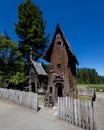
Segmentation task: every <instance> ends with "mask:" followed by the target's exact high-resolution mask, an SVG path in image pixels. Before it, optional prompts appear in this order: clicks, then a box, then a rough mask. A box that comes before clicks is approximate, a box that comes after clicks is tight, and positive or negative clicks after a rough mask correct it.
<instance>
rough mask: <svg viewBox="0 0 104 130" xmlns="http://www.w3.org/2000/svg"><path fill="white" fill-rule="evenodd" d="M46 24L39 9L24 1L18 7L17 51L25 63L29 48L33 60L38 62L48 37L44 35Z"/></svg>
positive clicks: (26, 0) (27, 0)
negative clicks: (31, 51) (31, 50)
mask: <svg viewBox="0 0 104 130" xmlns="http://www.w3.org/2000/svg"><path fill="white" fill-rule="evenodd" d="M45 27H46V23H45V21H44V20H43V17H42V11H41V10H40V9H39V7H38V6H37V5H36V4H35V3H33V2H31V0H25V1H24V3H20V4H19V6H18V23H15V31H16V33H17V35H18V37H19V49H20V51H21V53H22V54H23V57H24V59H25V61H26V62H27V61H28V60H29V51H30V46H31V47H32V49H33V54H34V57H33V58H34V59H35V60H38V58H40V57H41V55H42V54H43V51H44V49H45V48H46V46H47V40H48V35H45Z"/></svg>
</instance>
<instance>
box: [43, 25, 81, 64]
mask: <svg viewBox="0 0 104 130" xmlns="http://www.w3.org/2000/svg"><path fill="white" fill-rule="evenodd" d="M58 33H59V34H60V35H61V37H62V38H63V40H64V43H65V46H66V50H67V53H68V56H69V55H70V53H71V54H72V56H73V58H74V60H75V63H76V64H77V65H78V64H79V63H78V61H77V58H76V56H75V54H74V53H73V51H72V49H71V46H70V44H69V42H68V41H67V39H66V37H65V35H64V33H63V31H62V29H61V28H60V26H59V24H57V26H56V29H55V33H54V35H53V39H52V41H51V43H50V45H49V47H48V49H47V50H46V52H45V54H44V55H43V58H44V59H45V60H46V61H48V62H50V60H51V54H52V50H53V46H54V41H55V37H56V35H57V34H58Z"/></svg>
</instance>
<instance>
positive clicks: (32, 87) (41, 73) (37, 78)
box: [28, 49, 47, 93]
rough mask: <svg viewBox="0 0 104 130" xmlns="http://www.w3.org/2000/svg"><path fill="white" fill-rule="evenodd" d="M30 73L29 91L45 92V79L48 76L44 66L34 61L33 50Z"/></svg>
mask: <svg viewBox="0 0 104 130" xmlns="http://www.w3.org/2000/svg"><path fill="white" fill-rule="evenodd" d="M28 73H29V91H30V92H34V93H39V92H40V91H41V93H42V91H43V92H44V88H43V87H44V86H43V78H44V77H45V76H47V73H46V72H45V70H44V68H43V67H42V64H41V63H40V62H36V61H34V60H33V59H32V49H31V51H30V63H29V67H28Z"/></svg>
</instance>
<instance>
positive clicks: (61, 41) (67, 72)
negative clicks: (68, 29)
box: [43, 25, 78, 106]
mask: <svg viewBox="0 0 104 130" xmlns="http://www.w3.org/2000/svg"><path fill="white" fill-rule="evenodd" d="M43 58H44V59H45V60H46V61H48V62H50V72H49V81H48V87H47V92H46V98H45V104H46V105H47V106H49V105H50V104H51V105H53V104H54V103H56V102H57V99H58V96H59V97H63V96H71V97H74V98H75V97H76V96H77V87H76V64H77V65H78V61H77V58H76V56H75V54H74V53H73V51H72V49H71V46H70V44H69V43H68V41H67V39H66V38H65V35H64V33H63V31H62V29H61V27H60V26H59V25H57V26H56V29H55V33H54V36H53V39H52V41H51V43H50V45H49V47H48V49H47V50H46V52H45V54H44V55H43Z"/></svg>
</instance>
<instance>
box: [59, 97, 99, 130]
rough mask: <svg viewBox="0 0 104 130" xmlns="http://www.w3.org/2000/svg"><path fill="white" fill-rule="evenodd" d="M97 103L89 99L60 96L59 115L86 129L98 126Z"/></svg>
mask: <svg viewBox="0 0 104 130" xmlns="http://www.w3.org/2000/svg"><path fill="white" fill-rule="evenodd" d="M95 106H96V104H95V102H94V104H93V107H92V103H91V101H89V100H84V99H73V98H70V97H58V116H59V118H60V119H62V120H64V121H66V122H68V123H71V124H73V125H75V126H78V127H80V128H83V129H86V130H97V128H96V109H95V108H96V107H95Z"/></svg>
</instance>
